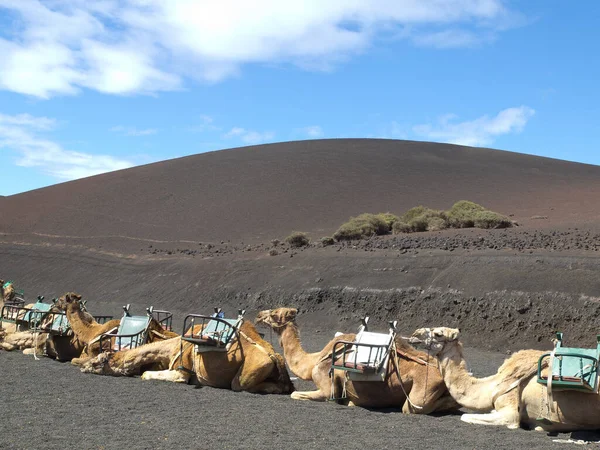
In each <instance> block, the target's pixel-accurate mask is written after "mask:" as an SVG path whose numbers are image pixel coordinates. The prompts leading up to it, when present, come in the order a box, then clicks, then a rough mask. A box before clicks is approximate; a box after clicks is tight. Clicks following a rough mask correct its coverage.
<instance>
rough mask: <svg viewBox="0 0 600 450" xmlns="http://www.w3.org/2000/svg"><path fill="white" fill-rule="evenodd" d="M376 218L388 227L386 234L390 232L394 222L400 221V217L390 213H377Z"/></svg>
mask: <svg viewBox="0 0 600 450" xmlns="http://www.w3.org/2000/svg"><path fill="white" fill-rule="evenodd" d="M377 217H379V218H380V219H382V220H383V221H384V222H385V223H387V226H388V232H390V231H392V228H393V226H394V224H395V223H396V222H399V221H400V217H398V216H397V215H395V214H392V213H390V212H386V213H379V214H377Z"/></svg>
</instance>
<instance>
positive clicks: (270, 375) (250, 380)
mask: <svg viewBox="0 0 600 450" xmlns="http://www.w3.org/2000/svg"><path fill="white" fill-rule="evenodd" d="M236 334H237V339H236V340H235V341H234V342H232V343H231V344H230V345H231V346H230V348H229V349H228V350H227V351H226V352H215V351H207V352H196V349H195V348H194V344H192V343H189V342H187V341H182V339H181V338H180V337H177V338H172V339H168V340H165V341H162V342H155V343H152V344H146V345H143V346H141V347H138V348H136V349H132V350H127V351H123V352H117V353H112V354H109V353H102V354H100V355H99V356H98V357H96V358H93V359H91V360H89V361H87V362H86V363H85V364H84V365H83V367H82V369H81V371H82V372H87V373H96V374H101V375H114V376H132V375H139V374H140V373H142V372H143V370H144V368H146V367H148V366H150V365H155V364H160V365H163V366H165V367H168V369H167V370H160V371H153V370H148V371H145V372H143V374H142V379H143V380H163V381H171V382H175V383H187V382H189V381H190V380H191V379H192V378H193V379H194V381H197V383H198V384H199V385H201V386H212V387H217V388H224V389H232V390H234V391H248V392H255V393H262V394H289V393H291V392H293V390H294V385H293V384H292V382H291V380H290V377H289V374H288V372H287V370H286V368H285V362H284V360H283V357H282V356H281V355H279V354H277V353H275V350H274V349H273V347H272V346H271V345H270V344H269V343H268V342H266V341H264V340H263V339H262V338H261V337H260V335H259V334H258V332H257V331H256V329H255V328H254V325H252V323H250V322H243V323H242V325H241V326H240V328H239V329H238V331H237V332H236Z"/></svg>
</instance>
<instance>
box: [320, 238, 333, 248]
mask: <svg viewBox="0 0 600 450" xmlns="http://www.w3.org/2000/svg"><path fill="white" fill-rule="evenodd" d="M333 244H335V240H334V239H333V238H332V237H331V236H325V237H322V238H321V245H323V247H327V246H329V245H333Z"/></svg>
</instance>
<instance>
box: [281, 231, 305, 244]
mask: <svg viewBox="0 0 600 450" xmlns="http://www.w3.org/2000/svg"><path fill="white" fill-rule="evenodd" d="M285 242H287V243H288V244H290V246H292V247H304V246H306V245H308V243H309V242H310V240H309V239H308V237H307V236H306V233H302V232H301V231H294V232H293V233H292V234H290V235H289V236H288V237H286V238H285Z"/></svg>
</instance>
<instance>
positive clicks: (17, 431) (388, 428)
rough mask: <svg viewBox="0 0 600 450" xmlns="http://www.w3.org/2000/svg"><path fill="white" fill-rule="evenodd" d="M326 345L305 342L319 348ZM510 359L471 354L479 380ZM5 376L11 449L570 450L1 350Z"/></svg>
mask: <svg viewBox="0 0 600 450" xmlns="http://www.w3.org/2000/svg"><path fill="white" fill-rule="evenodd" d="M307 338H310V337H309V336H307ZM322 340H323V337H322V336H319V337H316V338H315V339H314V340H313V342H311V341H310V339H305V341H306V342H304V344H305V345H306V346H307V348H308V349H317V348H319V346H320V345H322ZM504 357H505V355H502V354H499V353H487V352H482V351H478V350H474V349H469V350H468V359H469V361H470V367H471V370H473V371H474V373H475V374H476V375H477V376H482V375H487V374H490V373H493V372H494V371H495V369H496V368H497V367H498V365H499V364H500V363H501V362H502V360H503V359H504ZM0 377H1V378H2V384H1V387H0V398H1V399H2V405H3V414H2V415H1V418H0V448H2V449H5V448H6V449H42V448H43V449H61V450H63V449H65V448H77V449H82V450H83V449H107V450H108V449H125V448H127V449H163V448H170V449H179V448H181V449H208V448H277V447H280V448H285V449H310V448H332V447H335V448H339V447H340V446H341V447H342V448H347V449H365V448H392V447H404V448H415V449H448V448H451V449H485V448H495V449H498V448H528V449H538V448H539V449H552V448H568V446H565V445H564V444H558V443H554V442H553V439H555V438H554V437H549V436H547V435H546V434H545V433H539V432H534V431H526V430H516V431H511V430H508V429H505V428H499V427H488V428H486V427H481V426H474V425H469V424H465V423H463V422H461V421H460V419H459V416H458V415H445V416H438V417H432V416H405V415H402V414H401V413H400V412H398V411H389V410H386V411H369V410H366V409H361V408H347V407H342V406H339V405H336V404H332V403H312V402H295V401H292V400H291V399H290V398H289V397H287V396H278V395H255V394H248V393H234V392H232V391H227V390H220V389H213V388H201V389H198V388H195V387H193V386H182V385H175V384H171V383H163V382H142V381H141V380H139V379H137V378H112V377H102V376H95V375H89V374H82V373H81V372H79V370H77V369H76V368H75V367H73V366H71V365H70V364H62V363H58V362H55V361H52V360H50V359H42V360H40V361H35V360H34V359H33V358H31V357H29V356H25V355H22V354H21V353H20V352H13V353H7V352H0ZM295 383H296V387H297V388H298V389H301V390H304V389H311V388H312V383H309V382H302V381H295ZM577 437H580V436H577ZM559 438H561V439H568V438H569V435H561V436H559Z"/></svg>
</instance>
